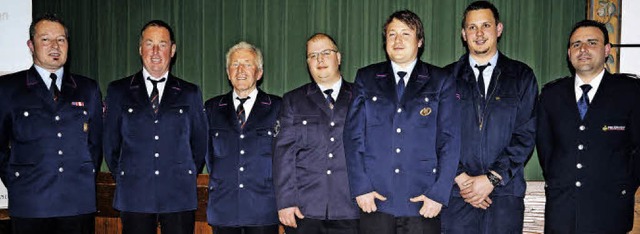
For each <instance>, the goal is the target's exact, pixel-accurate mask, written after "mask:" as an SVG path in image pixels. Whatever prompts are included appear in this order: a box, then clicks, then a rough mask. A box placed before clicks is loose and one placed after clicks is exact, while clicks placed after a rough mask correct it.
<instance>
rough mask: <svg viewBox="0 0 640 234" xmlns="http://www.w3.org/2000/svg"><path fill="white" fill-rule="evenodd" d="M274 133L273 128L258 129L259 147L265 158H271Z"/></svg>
mask: <svg viewBox="0 0 640 234" xmlns="http://www.w3.org/2000/svg"><path fill="white" fill-rule="evenodd" d="M273 133H274V130H273V128H272V127H262V128H258V129H256V135H257V136H258V147H260V148H262V150H261V152H263V156H268V157H271V148H272V147H273Z"/></svg>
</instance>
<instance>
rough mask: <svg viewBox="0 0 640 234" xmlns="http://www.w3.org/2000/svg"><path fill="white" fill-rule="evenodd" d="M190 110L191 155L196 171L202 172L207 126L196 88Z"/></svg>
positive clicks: (199, 94)
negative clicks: (191, 109)
mask: <svg viewBox="0 0 640 234" xmlns="http://www.w3.org/2000/svg"><path fill="white" fill-rule="evenodd" d="M191 105H193V106H192V107H191V108H193V111H190V114H191V139H190V143H191V153H192V154H193V156H192V157H193V161H194V162H195V166H196V170H198V172H201V171H202V168H203V167H204V163H205V157H206V155H207V149H208V147H209V146H208V141H209V140H208V139H209V138H208V137H209V124H208V122H207V114H206V113H205V110H204V103H202V92H201V91H200V88H196V92H195V93H193V94H192V101H191Z"/></svg>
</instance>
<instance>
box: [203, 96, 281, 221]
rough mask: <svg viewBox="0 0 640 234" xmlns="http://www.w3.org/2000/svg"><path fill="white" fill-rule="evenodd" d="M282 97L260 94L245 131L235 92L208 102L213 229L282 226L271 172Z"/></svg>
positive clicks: (208, 163)
mask: <svg viewBox="0 0 640 234" xmlns="http://www.w3.org/2000/svg"><path fill="white" fill-rule="evenodd" d="M281 105H282V99H281V98H280V97H278V96H274V95H270V94H267V93H265V92H263V91H262V90H258V95H257V97H256V102H255V103H254V105H253V107H252V109H251V113H250V114H249V116H248V118H247V120H246V123H245V125H244V128H240V125H239V123H238V119H237V115H236V109H235V107H234V105H233V96H232V92H229V93H227V94H225V95H220V96H217V97H214V98H212V99H209V100H208V101H207V102H206V104H205V106H206V110H207V117H208V119H209V138H210V140H211V142H210V143H209V156H208V157H207V168H208V170H209V204H208V206H207V221H208V222H209V224H211V225H214V226H264V225H272V224H277V223H278V212H277V210H276V199H275V192H274V190H273V179H272V178H273V177H272V172H271V167H272V160H273V153H272V146H273V137H274V135H275V130H274V127H275V125H276V119H277V118H278V112H279V111H280V107H281Z"/></svg>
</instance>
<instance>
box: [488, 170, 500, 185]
mask: <svg viewBox="0 0 640 234" xmlns="http://www.w3.org/2000/svg"><path fill="white" fill-rule="evenodd" d="M487 179H489V182H491V184H492V185H493V187H498V185H499V184H500V182H501V181H502V180H500V178H498V176H496V175H494V174H493V173H491V172H487Z"/></svg>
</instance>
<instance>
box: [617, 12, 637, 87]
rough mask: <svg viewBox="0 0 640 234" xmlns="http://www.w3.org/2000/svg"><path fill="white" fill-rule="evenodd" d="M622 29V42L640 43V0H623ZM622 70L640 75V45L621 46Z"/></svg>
mask: <svg viewBox="0 0 640 234" xmlns="http://www.w3.org/2000/svg"><path fill="white" fill-rule="evenodd" d="M621 2H622V6H621V8H622V29H621V30H620V33H621V38H620V44H639V45H640V27H638V22H640V13H639V12H640V1H638V0H622V1H621ZM620 72H624V73H634V74H637V75H640V47H622V48H620Z"/></svg>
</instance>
